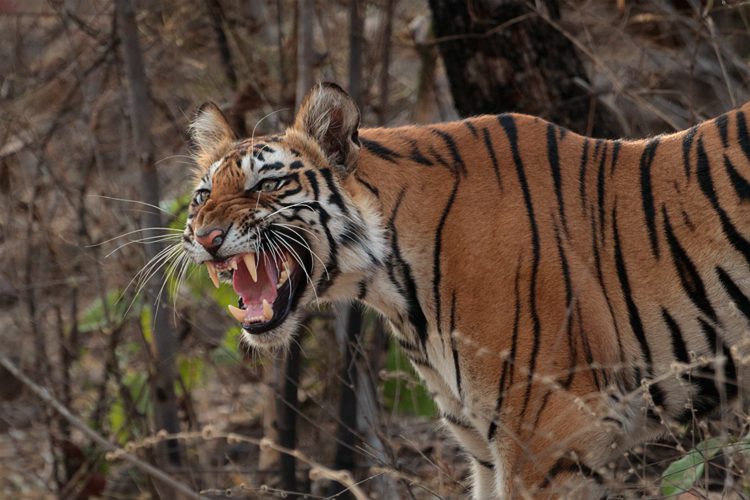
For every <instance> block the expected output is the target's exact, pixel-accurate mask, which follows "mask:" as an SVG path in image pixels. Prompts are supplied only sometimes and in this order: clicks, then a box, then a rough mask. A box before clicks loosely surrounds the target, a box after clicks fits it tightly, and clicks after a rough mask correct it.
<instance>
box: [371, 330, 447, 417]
mask: <svg viewBox="0 0 750 500" xmlns="http://www.w3.org/2000/svg"><path fill="white" fill-rule="evenodd" d="M385 368H386V373H387V374H388V376H387V378H386V380H385V381H383V386H382V390H383V402H384V403H385V406H386V407H387V408H388V409H389V410H395V411H396V412H398V413H400V414H403V415H420V416H425V417H434V416H435V415H436V413H437V408H436V407H435V403H434V401H433V400H432V398H431V397H430V395H429V393H428V392H427V389H426V388H425V386H424V383H423V382H422V381H421V380H420V379H419V377H418V376H417V374H416V373H415V372H414V369H413V368H412V366H411V363H410V362H409V359H408V358H407V357H406V355H405V354H404V353H403V351H402V350H401V348H400V347H399V346H398V343H397V342H396V341H395V339H391V341H390V344H389V346H388V358H387V360H386V365H385Z"/></svg>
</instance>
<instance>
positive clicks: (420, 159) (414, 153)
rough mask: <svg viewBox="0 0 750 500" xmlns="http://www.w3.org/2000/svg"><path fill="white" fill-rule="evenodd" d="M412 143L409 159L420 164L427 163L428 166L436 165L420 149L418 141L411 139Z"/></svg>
mask: <svg viewBox="0 0 750 500" xmlns="http://www.w3.org/2000/svg"><path fill="white" fill-rule="evenodd" d="M409 142H410V143H411V152H410V153H409V159H410V160H411V161H413V162H415V163H419V164H420V165H425V166H427V167H431V166H433V165H435V164H434V163H433V162H432V161H431V160H430V159H429V158H426V157H425V156H424V155H422V153H421V152H420V151H419V147H418V146H417V141H414V140H412V141H409Z"/></svg>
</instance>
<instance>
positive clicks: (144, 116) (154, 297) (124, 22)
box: [115, 0, 181, 465]
mask: <svg viewBox="0 0 750 500" xmlns="http://www.w3.org/2000/svg"><path fill="white" fill-rule="evenodd" d="M115 5H116V14H117V25H118V29H119V35H120V40H121V43H120V45H121V47H122V55H123V59H124V62H125V72H126V75H127V80H128V85H127V87H128V101H129V105H130V120H131V124H132V128H133V146H134V147H133V149H134V150H135V151H136V153H137V155H138V162H139V166H140V172H141V193H142V194H141V198H142V200H143V201H144V202H146V203H148V204H151V205H155V206H159V177H158V175H157V172H156V166H155V165H154V143H153V139H152V136H151V116H152V109H151V99H150V98H149V89H148V80H147V78H146V72H145V69H144V66H143V56H142V54H141V48H140V43H139V41H138V26H137V24H136V20H135V12H134V11H133V5H132V4H131V0H117V2H116V4H115ZM141 223H142V224H143V226H144V227H146V228H159V227H163V226H164V224H163V222H162V217H161V214H160V213H159V212H158V211H156V210H149V211H144V213H143V217H142V221H141ZM143 235H144V237H147V238H154V237H156V235H157V233H156V232H155V231H153V230H150V231H145V232H144V233H143ZM145 248H146V256H147V258H148V259H149V260H150V259H153V258H154V257H155V256H156V255H157V254H158V253H159V252H160V251H161V250H162V249H163V246H162V245H161V244H159V243H154V244H152V245H145ZM164 280H165V276H164V273H163V268H160V269H159V270H157V271H156V272H155V273H154V274H153V276H152V278H151V279H150V280H149V282H148V284H147V287H146V288H147V290H148V301H149V302H150V303H152V304H154V309H153V314H152V317H153V332H154V340H155V343H156V356H155V362H154V363H155V366H154V367H153V368H154V374H153V376H154V380H153V386H152V393H153V399H154V417H155V420H156V422H155V423H156V428H157V429H164V430H166V431H167V432H168V433H170V434H173V433H177V432H179V430H180V421H179V417H178V413H177V401H176V398H175V392H174V383H175V367H174V360H175V356H176V354H177V337H176V335H175V333H174V331H173V329H172V328H171V326H170V324H169V316H170V314H169V311H168V310H167V308H166V307H165V304H166V303H167V302H168V300H158V298H159V294H160V291H161V289H162V284H163V283H164ZM160 454H161V458H162V460H164V461H165V463H168V464H170V465H179V464H180V462H181V458H180V455H181V454H180V447H179V443H178V441H177V440H169V441H167V442H166V443H165V446H164V447H163V449H162V450H161V453H160Z"/></svg>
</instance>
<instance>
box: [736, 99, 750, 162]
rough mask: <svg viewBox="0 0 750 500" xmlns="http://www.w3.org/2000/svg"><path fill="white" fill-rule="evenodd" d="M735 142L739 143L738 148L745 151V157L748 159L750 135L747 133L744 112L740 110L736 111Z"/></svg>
mask: <svg viewBox="0 0 750 500" xmlns="http://www.w3.org/2000/svg"><path fill="white" fill-rule="evenodd" d="M737 142H739V143H740V148H742V152H743V153H745V158H747V160H748V161H750V135H748V133H747V122H746V121H745V113H743V112H742V111H738V112H737Z"/></svg>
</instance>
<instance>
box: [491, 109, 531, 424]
mask: <svg viewBox="0 0 750 500" xmlns="http://www.w3.org/2000/svg"><path fill="white" fill-rule="evenodd" d="M498 120H499V121H500V125H501V126H502V127H503V129H504V130H505V134H506V135H507V136H508V141H509V142H510V149H511V153H512V155H513V163H515V165H516V172H517V174H518V182H519V184H520V185H521V190H522V192H523V199H524V204H525V205H526V214H527V216H528V218H529V226H530V228H531V246H532V267H531V283H530V286H529V302H530V304H531V322H532V325H533V335H534V338H533V345H532V347H531V357H530V359H529V374H528V379H527V385H526V394H525V396H524V401H523V406H522V407H521V415H524V414H525V413H526V407H527V406H528V404H529V399H530V398H531V382H532V380H533V378H534V372H535V370H536V358H537V355H538V354H539V345H540V342H541V324H540V322H539V314H538V311H537V304H536V285H537V275H538V273H539V259H540V245H539V232H538V229H537V225H536V217H535V216H534V204H533V202H532V200H531V191H530V190H529V185H528V183H527V182H526V173H525V172H524V167H523V162H522V161H521V155H520V154H519V152H518V134H517V131H516V123H515V121H514V119H513V117H512V116H510V115H500V116H499V117H498Z"/></svg>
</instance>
